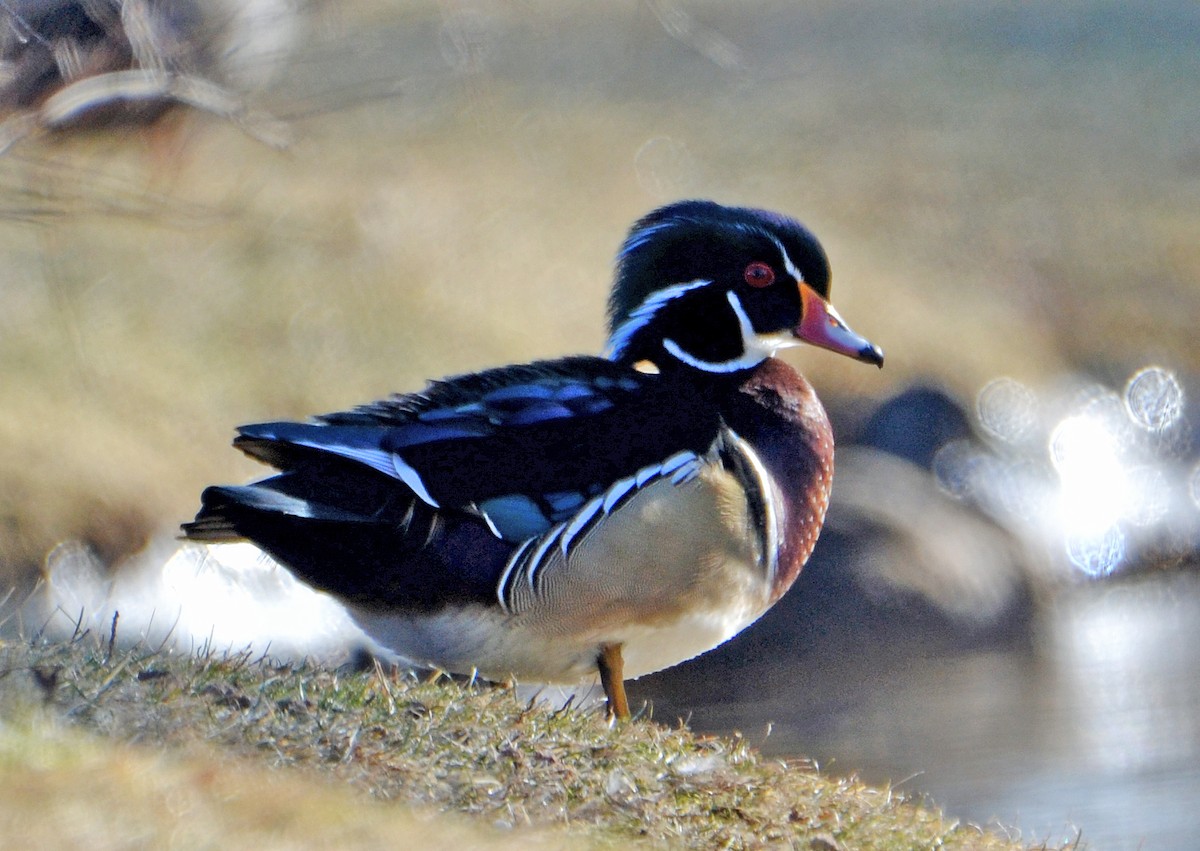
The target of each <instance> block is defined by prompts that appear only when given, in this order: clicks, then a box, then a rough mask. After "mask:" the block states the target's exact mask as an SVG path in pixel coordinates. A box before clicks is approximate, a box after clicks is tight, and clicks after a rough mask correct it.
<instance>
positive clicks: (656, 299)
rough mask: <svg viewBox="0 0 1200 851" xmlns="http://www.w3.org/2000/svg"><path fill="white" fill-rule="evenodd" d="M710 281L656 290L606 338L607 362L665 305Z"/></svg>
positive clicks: (706, 284)
mask: <svg viewBox="0 0 1200 851" xmlns="http://www.w3.org/2000/svg"><path fill="white" fill-rule="evenodd" d="M711 283H712V281H708V280H704V279H701V278H697V279H696V280H694V281H688V282H687V283H684V284H674V285H672V286H669V287H664V288H663V289H661V290H656V291H655V292H652V293H651V294H650V295H649V296H647V297H646V300H645V301H643V302H642V303H641V304H639V305H638V306H637V307H635V308H634V309H633V310H632V311H631V312H630V314H629V318H628V319H626V320H625V321H624V322H622V323H621V324H620V326H618V327H617V329H616V330H615V331H613V332H612V336H610V337H609V338H608V346H607V347H606V356H607V357H608V358H609V360H612V359H614V358H617V357H620V356H621V355H622V354H623V353H624V351H625V349H626V347H628V345H629V341H630V340H631V339H632V338H633V335H634V334H636V333H637V332H638V331H640V330H641V329H642V328H644V327H646V325H647V324H648V323H649V322H650V320H651V319H653V318H654V316H655V315H656V314H657V313H658V311H660V310H661V309H662V308H663V307H664V306H665V305H667V304H669V303H670V302H672V301H674V300H675V299H677V298H679V297H680V296H681V295H683V294H684V293H688V292H691V291H692V290H694V289H697V288H699V287H706V286H708V285H709V284H711Z"/></svg>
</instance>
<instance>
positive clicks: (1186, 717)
mask: <svg viewBox="0 0 1200 851" xmlns="http://www.w3.org/2000/svg"><path fill="white" fill-rule="evenodd" d="M1037 633H1038V639H1037V641H1036V643H1035V645H1034V646H1033V647H1032V648H1031V649H1025V650H1007V651H986V652H975V653H964V654H956V653H952V652H951V653H945V654H933V655H924V654H922V653H921V652H920V651H917V650H914V649H913V648H911V647H910V648H907V649H906V648H905V647H904V646H903V645H896V646H893V647H892V648H891V649H892V651H893V653H892V655H890V656H889V657H888V658H887V659H886V660H881V659H880V656H879V654H878V653H871V652H870V650H869V649H868V648H854V647H852V646H841V647H839V648H837V649H836V650H834V649H833V648H826V650H825V651H824V652H822V653H820V654H819V658H817V659H815V660H809V659H806V660H804V661H802V662H799V663H797V662H796V661H795V659H794V658H788V657H780V656H775V657H771V658H764V657H760V658H757V659H755V660H754V661H753V662H750V663H748V664H747V665H746V666H744V667H742V668H741V669H739V670H738V671H737V673H736V674H735V675H733V677H732V679H731V680H730V685H731V687H730V688H728V689H725V688H723V689H722V695H723V698H722V699H721V700H720V701H719V702H714V703H710V704H708V705H695V704H694V703H693V704H692V705H691V706H690V707H689V708H690V709H691V710H692V717H691V724H692V726H693V727H694V728H695V729H697V730H706V731H726V730H730V729H735V728H736V729H740V730H742V731H743V732H745V733H746V734H747V735H748V736H749V737H750V738H751V739H754V738H755V737H756V735H759V734H761V733H762V731H764V730H765V729H766V727H767V725H768V724H770V725H771V733H770V735H769V736H768V737H767V738H765V740H764V741H763V742H762V748H763V750H764V751H766V752H768V753H772V754H781V755H798V754H803V755H806V756H811V757H814V758H816V759H818V760H819V761H820V763H821V765H822V767H823V769H824V770H826V771H829V772H833V773H838V772H857V773H859V774H860V775H861V776H862V777H864V778H865V779H866V780H868V781H871V782H879V783H882V782H888V781H890V782H892V783H894V784H897V785H898V786H899V788H900V789H901V790H903V791H908V792H923V793H927V794H929V795H930V796H931V797H932V799H933V801H934V803H935V804H936V805H938V806H940V807H942V808H943V809H944V810H945V811H946V812H947V813H949V814H951V815H953V816H956V817H959V818H964V819H967V820H970V821H973V822H977V823H988V822H998V823H1000V824H1002V825H1005V826H1008V827H1010V828H1016V829H1019V830H1020V831H1021V835H1022V837H1023V838H1025V839H1027V840H1035V839H1036V840H1042V839H1046V838H1049V839H1050V840H1051V842H1062V841H1065V840H1068V839H1070V838H1071V837H1072V836H1073V835H1074V831H1075V830H1076V829H1077V828H1078V829H1082V831H1083V837H1084V839H1085V841H1086V842H1087V843H1089V845H1090V846H1091V847H1094V848H1097V849H1110V850H1111V849H1135V848H1146V849H1157V850H1158V851H1164V850H1165V849H1190V848H1194V847H1195V843H1196V841H1197V837H1200V808H1198V807H1196V806H1195V802H1196V801H1200V721H1198V720H1197V712H1196V710H1197V706H1200V577H1197V576H1195V575H1192V574H1182V575H1180V574H1177V575H1172V576H1157V577H1153V578H1141V579H1138V580H1133V581H1130V582H1128V583H1122V584H1121V585H1119V586H1116V587H1112V586H1103V585H1090V586H1087V587H1083V588H1080V589H1077V590H1075V591H1073V592H1071V593H1070V594H1068V595H1065V596H1064V597H1063V598H1061V599H1060V600H1059V601H1058V602H1057V603H1056V604H1055V605H1054V607H1053V609H1052V610H1051V611H1049V612H1047V613H1046V617H1045V618H1044V622H1043V625H1042V626H1039V628H1038V629H1037ZM860 651H861V652H860ZM864 660H866V661H864ZM796 664H800V665H803V666H804V667H805V668H806V671H805V672H804V673H803V674H802V675H799V676H797V675H796V673H795V671H794V669H791V670H789V667H790V666H795V665H796ZM723 676H727V675H726V674H723ZM725 698H728V699H725ZM655 703H656V710H655V711H656V715H657V716H658V717H659V718H660V719H666V718H670V717H672V714H671V713H672V712H673V711H674V710H673V707H672V706H671V705H670V704H668V703H666V702H664V701H662V700H656V701H655Z"/></svg>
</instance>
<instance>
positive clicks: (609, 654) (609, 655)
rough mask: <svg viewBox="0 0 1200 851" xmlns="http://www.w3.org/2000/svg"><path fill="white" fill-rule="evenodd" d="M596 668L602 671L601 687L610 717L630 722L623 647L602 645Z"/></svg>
mask: <svg viewBox="0 0 1200 851" xmlns="http://www.w3.org/2000/svg"><path fill="white" fill-rule="evenodd" d="M596 667H598V668H599V669H600V685H602V686H603V687H604V696H605V697H606V698H608V717H610V718H616V719H617V720H618V721H628V720H629V699H628V698H626V697H625V674H624V670H625V660H624V659H622V658H621V645H620V644H602V645H601V646H600V655H599V656H597V657H596Z"/></svg>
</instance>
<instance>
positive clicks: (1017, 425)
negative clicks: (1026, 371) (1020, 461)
mask: <svg viewBox="0 0 1200 851" xmlns="http://www.w3.org/2000/svg"><path fill="white" fill-rule="evenodd" d="M975 409H976V412H977V414H978V416H979V425H980V426H981V427H982V428H983V430H984V431H986V432H987V433H988V434H990V435H991V436H992V437H994V438H996V439H997V440H1001V441H1003V442H1005V443H1009V444H1014V445H1015V444H1020V443H1022V442H1023V441H1024V440H1026V439H1027V438H1029V437H1030V435H1031V434H1032V433H1033V430H1034V427H1035V426H1036V425H1037V397H1035V396H1034V395H1033V391H1031V390H1030V389H1029V388H1028V387H1026V386H1025V385H1024V384H1022V383H1021V382H1019V381H1017V380H1015V379H1012V378H997V379H995V380H994V381H989V382H988V383H987V384H986V385H985V386H984V388H983V389H982V390H980V391H979V395H978V396H977V397H976V400H975Z"/></svg>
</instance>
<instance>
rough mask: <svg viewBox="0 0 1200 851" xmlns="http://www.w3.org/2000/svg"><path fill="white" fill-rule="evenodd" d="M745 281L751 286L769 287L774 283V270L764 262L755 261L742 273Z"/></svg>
mask: <svg viewBox="0 0 1200 851" xmlns="http://www.w3.org/2000/svg"><path fill="white" fill-rule="evenodd" d="M742 275H743V276H744V277H745V278H746V283H747V284H749V285H750V286H752V287H769V286H771V284H773V283H775V270H774V269H772V268H771V267H770V266H768V265H767V264H766V263H762V262H760V261H755V262H753V263H751V264H750V265H749V266H747V267H746V271H745V272H743V273H742Z"/></svg>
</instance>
